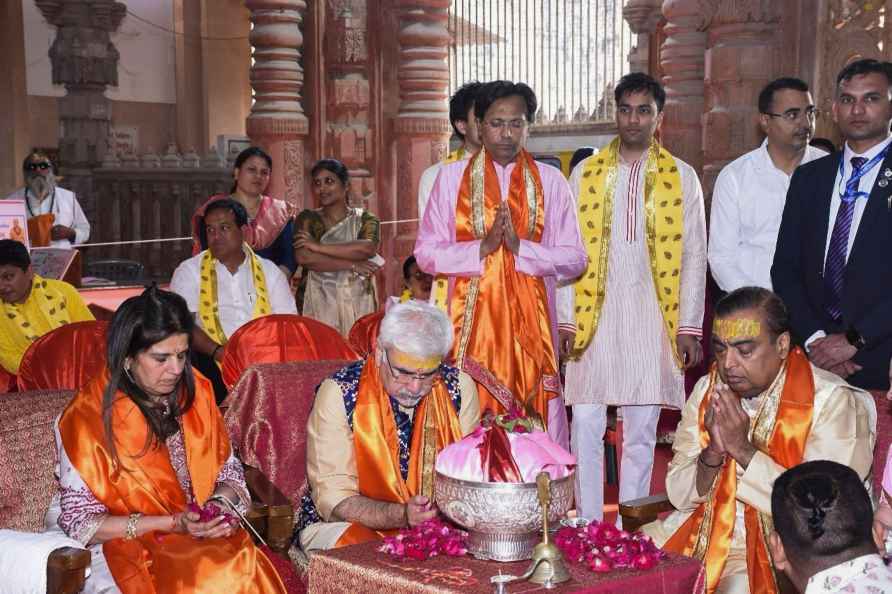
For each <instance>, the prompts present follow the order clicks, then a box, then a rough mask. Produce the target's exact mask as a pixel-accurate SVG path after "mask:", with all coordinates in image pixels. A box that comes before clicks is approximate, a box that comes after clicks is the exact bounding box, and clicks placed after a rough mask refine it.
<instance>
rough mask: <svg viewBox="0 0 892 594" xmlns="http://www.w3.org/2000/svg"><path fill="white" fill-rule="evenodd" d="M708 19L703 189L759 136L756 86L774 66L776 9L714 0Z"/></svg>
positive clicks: (765, 0) (766, 1)
mask: <svg viewBox="0 0 892 594" xmlns="http://www.w3.org/2000/svg"><path fill="white" fill-rule="evenodd" d="M713 6H714V8H713V11H712V13H711V14H709V13H708V14H706V15H705V16H706V18H707V19H708V23H709V25H708V40H707V44H708V48H709V49H708V50H707V51H706V69H705V84H706V114H705V115H704V116H703V151H704V167H703V175H702V176H701V179H702V182H703V190H704V194H705V195H706V196H707V206H708V204H709V200H708V199H709V197H710V196H711V194H712V187H713V185H714V183H715V178H716V176H717V175H718V173H719V171H720V170H721V169H722V167H724V166H725V165H726V164H727V163H728V162H729V161H731V160H732V159H735V158H737V157H738V156H740V155H742V154H743V153H745V152H746V151H749V150H752V149H753V148H755V147H756V146H758V145H759V143H760V142H761V141H762V132H761V131H760V130H759V126H758V122H757V117H756V116H757V114H758V105H757V101H758V97H759V91H761V90H762V88H763V87H764V86H765V85H766V84H767V83H768V82H769V81H770V80H771V79H772V78H773V77H774V73H775V72H776V71H777V69H776V68H775V64H776V63H777V61H779V59H780V58H779V56H777V47H778V46H777V44H776V33H775V31H776V30H777V24H778V22H779V15H778V14H777V11H776V8H777V3H775V2H774V1H773V0H717V1H714V4H713Z"/></svg>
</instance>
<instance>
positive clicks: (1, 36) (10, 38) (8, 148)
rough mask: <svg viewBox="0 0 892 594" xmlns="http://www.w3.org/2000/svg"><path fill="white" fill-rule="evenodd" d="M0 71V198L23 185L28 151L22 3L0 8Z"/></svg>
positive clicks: (28, 133) (10, 3)
mask: <svg viewBox="0 0 892 594" xmlns="http://www.w3.org/2000/svg"><path fill="white" fill-rule="evenodd" d="M0 47H2V51H0V71H2V72H5V73H6V81H5V82H6V84H4V85H3V87H2V88H0V130H4V131H5V132H6V133H5V134H3V136H0V196H5V195H6V194H7V193H8V192H11V191H12V190H13V189H14V188H16V187H17V186H20V185H21V184H22V161H23V160H24V159H25V155H26V154H27V153H28V150H29V148H30V147H29V146H28V144H29V142H28V141H29V140H30V139H31V138H30V136H31V135H30V125H29V119H28V91H27V87H26V84H25V83H26V81H25V71H26V69H27V67H26V62H25V27H24V22H23V19H22V3H21V2H7V3H6V4H5V6H4V7H3V8H0Z"/></svg>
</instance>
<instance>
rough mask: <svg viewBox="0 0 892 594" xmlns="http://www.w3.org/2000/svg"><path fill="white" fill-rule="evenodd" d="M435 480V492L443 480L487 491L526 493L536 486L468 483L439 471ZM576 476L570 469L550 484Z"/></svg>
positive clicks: (536, 486)
mask: <svg viewBox="0 0 892 594" xmlns="http://www.w3.org/2000/svg"><path fill="white" fill-rule="evenodd" d="M434 473H435V474H436V480H435V481H434V485H435V486H434V490H436V482H437V481H438V480H441V479H442V480H445V481H449V482H451V483H456V484H458V485H460V486H462V487H472V488H475V489H485V490H489V491H527V490H536V489H537V488H538V485H537V484H536V483H484V482H480V481H468V480H465V479H458V478H455V477H451V476H449V475H446V474H443V473H442V472H440V471H439V470H435V471H434ZM575 474H576V469H575V468H574V469H572V470H571V471H570V474H568V475H567V476H565V477H563V478H559V479H552V481H551V482H552V483H559V484H560V483H564V482H567V481H569V480H571V479H573V478H574V475H575Z"/></svg>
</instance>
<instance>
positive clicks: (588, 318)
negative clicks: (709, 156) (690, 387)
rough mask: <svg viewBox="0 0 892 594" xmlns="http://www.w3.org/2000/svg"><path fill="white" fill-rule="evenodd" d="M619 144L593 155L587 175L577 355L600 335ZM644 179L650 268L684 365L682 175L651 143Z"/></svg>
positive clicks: (581, 206) (581, 210)
mask: <svg viewBox="0 0 892 594" xmlns="http://www.w3.org/2000/svg"><path fill="white" fill-rule="evenodd" d="M619 145H620V139H619V137H617V138H615V139H614V140H613V142H611V143H610V145H609V146H608V147H607V148H606V149H604V150H602V151H601V152H600V153H598V154H596V155H594V156H592V157H589V158H588V159H587V160H586V161H585V164H584V169H583V173H582V182H581V184H580V188H579V200H578V204H577V208H578V211H577V212H578V215H579V227H580V230H581V232H582V238H583V242H584V243H585V246H586V251H587V252H588V259H589V263H588V268H586V270H585V272H584V273H583V275H582V277H581V278H580V280H579V281H578V282H577V283H576V329H577V332H576V341H575V343H574V345H573V347H574V351H575V352H576V353H577V354H578V353H580V352H582V351H583V350H585V349H586V348H587V347H588V345H589V343H590V342H591V341H592V338H593V337H594V336H595V331H596V330H597V327H598V317H599V316H600V313H601V306H602V305H603V304H604V295H605V293H606V290H607V269H608V262H609V254H610V233H611V229H610V228H611V222H612V221H613V201H614V192H615V190H616V180H617V177H618V172H619ZM644 175H645V178H644V179H645V181H644V213H645V228H646V231H645V236H646V240H647V250H648V253H649V254H650V269H651V273H652V274H653V279H654V287H655V288H656V291H657V302H658V303H659V305H660V311H661V312H662V314H663V320H664V322H665V324H666V334H667V335H668V336H669V342H670V344H671V345H672V349H673V353H674V355H675V360H676V362H677V363H678V364H679V366H681V365H682V363H681V359H680V357H679V356H678V352H677V347H676V346H675V340H674V337H675V335H676V332H677V331H678V302H679V285H680V280H681V255H682V235H683V216H682V215H683V211H682V208H683V206H682V188H681V174H680V173H679V171H678V166H677V164H676V163H675V159H674V158H673V157H672V155H671V154H669V152H668V151H667V150H666V149H664V148H662V147H661V146H660V145H659V144H657V143H656V142H652V143H651V145H650V148H649V149H648V151H647V163H646V165H645V174H644Z"/></svg>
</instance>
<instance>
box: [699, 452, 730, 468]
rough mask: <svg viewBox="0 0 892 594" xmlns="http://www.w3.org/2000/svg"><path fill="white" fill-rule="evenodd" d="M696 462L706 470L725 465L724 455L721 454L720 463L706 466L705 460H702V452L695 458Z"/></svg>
mask: <svg viewBox="0 0 892 594" xmlns="http://www.w3.org/2000/svg"><path fill="white" fill-rule="evenodd" d="M697 462H699V463H700V464H702V465H703V466H705V467H706V468H721V467H722V466H724V465H725V455H724V454H722V461H721V462H719V463H718V464H708V463H707V462H706V460H704V459H703V452H700V455H699V456H697Z"/></svg>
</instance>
